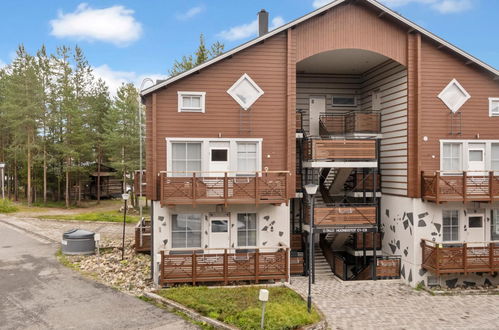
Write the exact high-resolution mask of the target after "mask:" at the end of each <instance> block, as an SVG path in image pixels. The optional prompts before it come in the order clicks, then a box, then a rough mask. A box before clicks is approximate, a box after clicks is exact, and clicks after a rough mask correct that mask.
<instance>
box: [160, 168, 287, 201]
mask: <svg viewBox="0 0 499 330" xmlns="http://www.w3.org/2000/svg"><path fill="white" fill-rule="evenodd" d="M178 174H182V173H178V172H161V173H160V192H161V204H162V205H175V204H193V205H195V204H226V205H227V204H259V203H272V204H279V203H286V202H287V201H288V199H287V191H286V187H287V183H288V177H289V172H288V171H275V172H257V173H253V176H229V174H236V173H229V172H224V173H223V174H222V176H210V175H214V173H208V172H190V173H183V174H184V175H186V174H188V175H189V176H176V175H178ZM203 174H205V176H203ZM215 174H216V173H215ZM170 175H171V176H170Z"/></svg>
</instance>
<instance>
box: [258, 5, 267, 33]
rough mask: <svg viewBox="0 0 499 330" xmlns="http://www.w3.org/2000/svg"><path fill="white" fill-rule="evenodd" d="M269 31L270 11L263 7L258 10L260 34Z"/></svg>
mask: <svg viewBox="0 0 499 330" xmlns="http://www.w3.org/2000/svg"><path fill="white" fill-rule="evenodd" d="M267 32H269V13H268V12H267V11H266V10H265V9H262V10H260V11H259V12H258V36H259V37H261V36H263V35H264V34H266V33H267Z"/></svg>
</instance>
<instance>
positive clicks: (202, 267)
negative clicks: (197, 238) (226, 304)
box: [160, 247, 289, 285]
mask: <svg viewBox="0 0 499 330" xmlns="http://www.w3.org/2000/svg"><path fill="white" fill-rule="evenodd" d="M228 250H229V249H204V250H200V251H187V250H171V251H161V275H160V284H161V285H165V284H173V283H192V284H193V285H195V284H197V283H207V282H222V283H224V284H228V283H229V282H238V281H250V282H254V283H258V282H259V281H268V280H273V281H280V280H283V281H288V279H289V249H288V248H283V247H274V248H272V247H269V248H267V247H266V248H258V249H254V252H244V253H242V252H238V251H237V250H235V252H233V253H230V252H229V251H228ZM231 250H233V249H231ZM262 250H265V251H269V252H262ZM206 252H211V253H206ZM176 253H182V254H176Z"/></svg>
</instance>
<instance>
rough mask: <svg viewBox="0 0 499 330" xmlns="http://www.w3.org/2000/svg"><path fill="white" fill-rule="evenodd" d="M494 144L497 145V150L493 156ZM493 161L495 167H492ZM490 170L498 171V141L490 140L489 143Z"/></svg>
mask: <svg viewBox="0 0 499 330" xmlns="http://www.w3.org/2000/svg"><path fill="white" fill-rule="evenodd" d="M494 145H497V148H498V152H497V155H496V157H497V158H494ZM494 163H497V165H498V166H497V168H496V169H494ZM490 170H491V171H494V172H499V142H492V143H491V144H490Z"/></svg>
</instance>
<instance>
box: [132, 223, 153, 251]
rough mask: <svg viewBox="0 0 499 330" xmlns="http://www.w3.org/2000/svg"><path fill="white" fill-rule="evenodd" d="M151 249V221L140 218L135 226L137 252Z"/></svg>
mask: <svg viewBox="0 0 499 330" xmlns="http://www.w3.org/2000/svg"><path fill="white" fill-rule="evenodd" d="M150 251H151V222H150V221H146V220H145V219H142V220H140V221H139V222H138V223H137V225H136V226H135V252H150Z"/></svg>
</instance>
